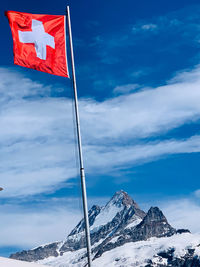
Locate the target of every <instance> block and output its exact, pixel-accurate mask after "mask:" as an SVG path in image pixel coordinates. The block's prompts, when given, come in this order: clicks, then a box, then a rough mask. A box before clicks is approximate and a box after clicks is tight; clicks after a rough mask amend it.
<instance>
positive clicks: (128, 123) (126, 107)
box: [0, 0, 200, 255]
mask: <svg viewBox="0 0 200 267" xmlns="http://www.w3.org/2000/svg"><path fill="white" fill-rule="evenodd" d="M198 2H199V1H192V0H191V1H160V0H157V1H153V0H152V1H148V0H146V1H135V0H126V1H124V2H123V3H122V2H121V1H97V0H92V1H90V0H88V1H87V2H83V1H69V4H70V8H71V19H72V30H73V39H74V52H75V61H76V72H77V84H78V95H79V100H80V102H79V103H80V116H81V130H82V137H83V151H84V161H85V169H86V180H87V192H88V201H89V206H91V205H92V204H99V205H103V204H105V202H106V201H107V200H108V199H109V198H110V197H111V196H112V194H113V193H114V192H115V191H117V190H120V189H123V190H125V191H127V192H128V193H129V194H130V195H131V196H132V197H133V198H134V199H135V200H136V201H137V202H139V204H140V205H141V206H142V207H143V208H144V209H145V210H146V209H148V208H149V207H150V206H151V205H154V206H155V205H158V206H159V207H161V208H162V209H163V211H164V213H165V214H166V215H167V217H168V219H169V221H170V222H171V223H172V225H173V226H175V227H187V228H189V229H191V230H192V231H193V232H198V231H199V219H200V185H199V174H200V171H199V160H200V153H199V152H200V133H199V129H200V128H199V126H200V101H199V100H200V86H199V85H200V65H199V63H200V62H199V61H200V16H199V13H200V5H199V3H198ZM65 6H66V1H60V0H59V1H57V2H56V5H55V3H54V2H53V1H51V2H48V4H47V2H45V1H43V2H41V1H34V3H33V2H29V1H20V0H19V1H9V0H8V1H6V2H5V3H1V7H2V8H1V10H2V19H1V21H0V23H1V37H0V41H1V66H0V96H1V97H0V129H1V131H0V147H1V149H0V158H1V164H0V181H1V184H0V186H2V187H4V188H5V190H4V191H3V192H1V193H0V194H1V203H0V210H1V221H0V229H1V240H0V255H9V254H10V253H11V252H14V251H17V250H20V249H27V248H32V247H34V246H37V245H40V244H42V243H46V242H50V241H55V240H60V239H63V238H64V237H65V236H66V235H67V233H69V231H70V230H71V229H72V228H73V227H74V225H75V224H76V223H77V222H78V220H79V219H80V218H81V216H82V206H81V199H80V196H81V190H80V181H79V176H78V173H79V170H78V164H77V162H78V161H77V159H76V156H77V149H76V140H75V137H74V116H73V105H72V100H71V98H72V89H71V82H70V80H68V79H65V78H62V77H57V76H53V75H49V74H45V73H40V72H36V71H34V70H29V69H25V68H22V67H19V66H14V65H13V63H12V62H13V58H12V39H11V32H10V29H9V25H8V22H7V19H6V18H5V17H4V15H3V12H4V11H5V10H16V11H22V12H23V11H24V12H30V13H47V14H64V13H65ZM188 214H189V215H190V216H188ZM194 218H196V220H195V221H194Z"/></svg>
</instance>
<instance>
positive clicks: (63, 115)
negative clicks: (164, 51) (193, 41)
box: [0, 66, 200, 197]
mask: <svg viewBox="0 0 200 267" xmlns="http://www.w3.org/2000/svg"><path fill="white" fill-rule="evenodd" d="M199 74H200V68H199V66H197V67H196V68H194V69H193V70H191V71H184V72H183V73H178V74H177V75H176V76H175V77H174V78H173V79H172V80H170V81H169V83H167V84H166V85H163V86H160V87H157V88H145V87H144V88H141V89H140V91H137V92H133V93H129V94H126V95H120V96H117V97H113V98H111V99H107V100H104V101H101V102H98V101H95V100H94V99H80V116H81V127H82V135H83V144H84V147H83V148H84V152H85V158H86V166H87V171H88V172H89V173H91V174H92V173H94V172H95V173H98V172H99V173H100V172H102V170H103V171H104V172H108V171H109V172H112V170H115V169H116V168H118V169H120V168H124V167H125V166H127V167H128V166H130V165H132V166H133V165H134V164H141V163H144V162H148V161H152V160H155V159H158V158H160V157H165V156H168V155H172V154H177V153H194V152H199V150H200V148H199V143H200V138H199V135H198V134H197V135H196V136H191V137H188V138H187V139H166V140H165V139H164V138H163V137H164V134H165V133H167V132H168V131H170V130H172V129H174V128H177V127H180V126H182V125H184V124H187V123H193V122H196V121H198V120H199V119H200V115H199V114H200V106H199V101H198V99H200V89H199V82H200V79H199V77H200V75H199ZM0 75H2V79H1V80H3V77H5V76H7V80H8V81H9V84H6V83H2V84H1V86H0V88H1V91H0V92H1V95H2V101H3V105H2V108H1V113H0V125H1V131H0V140H1V141H0V143H1V151H0V156H1V166H0V171H1V186H3V187H5V190H4V191H3V192H1V196H2V197H3V196H4V197H8V196H9V197H16V196H24V195H33V194H37V193H42V192H49V191H52V190H56V189H58V188H59V187H61V186H62V183H64V182H66V181H67V180H69V179H71V178H73V177H75V176H76V174H77V167H76V148H75V147H76V146H75V144H74V142H75V139H74V125H73V116H72V103H71V100H70V99H67V98H65V99H64V98H62V97H60V98H58V97H49V95H48V93H47V92H48V90H47V92H46V88H47V89H49V90H51V87H48V86H47V87H46V86H44V85H42V84H37V83H34V82H33V83H32V82H31V80H30V79H27V78H25V77H23V76H22V75H21V74H18V73H17V72H16V73H14V80H13V82H12V79H11V77H12V76H13V72H10V70H8V69H2V72H1V74H0ZM9 77H10V79H9ZM4 81H5V80H4ZM127 87H129V85H125V86H124V90H126V89H127ZM15 88H16V89H15ZM21 88H22V89H23V88H24V90H22V91H21V92H20V93H19V91H20V90H21ZM38 88H39V89H38ZM37 89H38V90H39V91H40V93H37V92H38V91H37ZM120 90H122V91H123V86H121V87H120ZM33 91H35V92H34V93H33ZM33 94H35V96H33ZM42 94H44V95H42ZM9 95H12V97H9ZM41 95H42V96H41ZM44 96H45V97H44ZM152 136H153V137H154V141H150V140H149V139H148V138H149V137H152ZM113 159H114V160H113Z"/></svg>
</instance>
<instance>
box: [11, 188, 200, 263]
mask: <svg viewBox="0 0 200 267" xmlns="http://www.w3.org/2000/svg"><path fill="white" fill-rule="evenodd" d="M89 223H90V231H91V243H92V256H93V264H94V266H95V267H97V266H99V267H103V266H121V267H122V266H141V267H142V266H145V267H153V266H157V267H162V266H174V267H175V266H185V267H191V266H196V267H197V266H199V267H200V260H199V256H200V236H199V235H192V234H191V233H190V232H189V230H185V229H179V230H176V229H174V228H173V227H172V226H171V225H170V224H169V223H168V221H167V219H166V218H165V216H164V215H163V213H162V211H161V210H160V209H159V208H157V207H151V208H150V209H149V211H148V212H147V213H145V212H144V211H142V210H141V209H140V208H139V206H138V205H137V203H136V202H135V201H134V200H132V199H131V198H130V196H129V195H128V194H127V193H126V192H124V191H122V190H121V191H119V192H116V193H115V195H114V196H113V197H112V198H111V200H110V201H109V202H108V203H107V204H106V205H105V206H104V207H99V206H96V205H95V206H93V207H92V208H91V209H90V210H89ZM10 257H11V258H14V259H19V260H24V261H30V262H37V263H40V264H44V265H50V266H54V267H70V266H71V267H83V266H85V264H86V262H87V260H86V249H85V233H84V221H83V220H81V221H80V222H79V223H78V225H77V226H76V227H75V228H74V229H73V230H72V232H71V233H70V234H69V235H68V236H67V238H66V239H64V240H63V241H60V242H54V243H51V244H48V245H43V246H40V247H38V248H35V249H32V250H28V251H22V252H18V253H16V254H12V255H11V256H10ZM193 262H194V264H195V265H194V264H193ZM181 264H182V265H181ZM184 264H185V265H184ZM192 264H193V265H192Z"/></svg>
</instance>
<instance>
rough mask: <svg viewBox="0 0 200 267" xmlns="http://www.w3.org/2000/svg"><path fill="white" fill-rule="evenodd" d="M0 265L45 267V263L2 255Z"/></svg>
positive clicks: (1, 266)
mask: <svg viewBox="0 0 200 267" xmlns="http://www.w3.org/2000/svg"><path fill="white" fill-rule="evenodd" d="M0 267H44V265H39V264H36V263H29V262H23V261H17V260H11V259H8V258H3V257H0Z"/></svg>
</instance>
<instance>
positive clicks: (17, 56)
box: [5, 11, 69, 77]
mask: <svg viewBox="0 0 200 267" xmlns="http://www.w3.org/2000/svg"><path fill="white" fill-rule="evenodd" d="M5 15H6V16H7V18H8V20H9V24H10V27H11V31H12V36H13V51H14V63H15V64H17V65H20V66H23V67H27V68H32V69H35V70H39V71H43V72H48V73H51V74H54V75H59V76H64V77H69V74H68V67H67V56H66V38H65V16H56V15H37V14H29V13H22V12H15V11H7V12H5Z"/></svg>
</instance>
